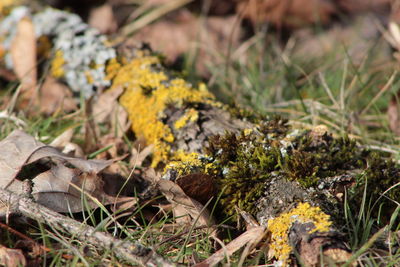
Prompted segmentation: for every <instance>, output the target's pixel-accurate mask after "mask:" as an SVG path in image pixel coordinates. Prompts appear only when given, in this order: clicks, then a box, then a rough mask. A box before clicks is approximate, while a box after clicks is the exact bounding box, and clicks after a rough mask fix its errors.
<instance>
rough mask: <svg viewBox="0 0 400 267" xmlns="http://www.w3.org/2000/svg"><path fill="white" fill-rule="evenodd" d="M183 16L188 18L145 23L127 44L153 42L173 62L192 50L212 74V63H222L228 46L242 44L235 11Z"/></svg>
mask: <svg viewBox="0 0 400 267" xmlns="http://www.w3.org/2000/svg"><path fill="white" fill-rule="evenodd" d="M181 12H184V11H181ZM174 17H175V16H174ZM177 17H179V16H177ZM180 17H184V19H180V20H179V19H176V20H172V19H171V20H162V21H160V22H156V23H153V24H151V25H148V26H146V27H143V28H142V29H140V30H139V31H138V32H137V33H135V35H134V36H133V38H130V39H128V42H127V43H126V44H127V45H130V43H132V42H133V43H135V42H137V40H138V39H139V40H142V41H144V42H146V43H149V44H150V45H151V47H152V48H154V49H155V50H158V51H162V52H163V54H165V55H166V57H167V61H168V62H169V63H172V62H175V61H176V60H177V59H178V58H179V57H180V56H181V55H182V54H184V53H188V52H189V55H191V56H192V57H194V56H196V58H195V59H196V61H195V66H196V68H197V70H198V72H200V74H201V75H203V76H207V75H209V73H208V69H207V67H206V66H207V64H208V63H210V62H213V63H214V64H217V63H218V62H221V63H222V62H223V60H226V58H225V56H227V54H228V53H229V50H228V48H230V47H231V48H232V49H234V48H235V47H237V46H238V45H239V38H240V36H241V28H240V23H237V22H238V18H237V16H235V15H232V16H228V17H218V16H209V17H207V18H205V19H204V18H199V17H196V16H195V15H193V14H191V13H185V15H184V16H183V15H181V16H180ZM217 51H218V52H217Z"/></svg>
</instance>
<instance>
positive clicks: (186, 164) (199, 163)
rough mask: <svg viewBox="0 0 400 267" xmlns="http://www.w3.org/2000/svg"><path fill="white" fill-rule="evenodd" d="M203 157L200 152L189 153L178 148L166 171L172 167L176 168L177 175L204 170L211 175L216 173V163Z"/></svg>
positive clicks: (203, 171)
mask: <svg viewBox="0 0 400 267" xmlns="http://www.w3.org/2000/svg"><path fill="white" fill-rule="evenodd" d="M201 157H202V156H201V155H200V154H199V153H195V152H192V153H187V152H185V151H183V150H178V151H176V152H174V153H173V155H172V156H171V157H170V161H169V162H168V164H167V165H166V167H165V169H164V172H167V171H168V170H170V169H171V170H174V171H176V172H177V174H178V176H177V177H180V176H183V175H187V174H191V173H193V172H202V173H206V174H209V175H214V174H216V173H215V172H216V169H217V168H216V166H215V164H214V163H209V162H207V161H206V160H204V158H203V160H202V159H201Z"/></svg>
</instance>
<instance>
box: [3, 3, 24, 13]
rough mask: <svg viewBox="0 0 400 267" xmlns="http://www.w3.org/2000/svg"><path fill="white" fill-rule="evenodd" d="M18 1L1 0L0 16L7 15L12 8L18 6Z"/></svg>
mask: <svg viewBox="0 0 400 267" xmlns="http://www.w3.org/2000/svg"><path fill="white" fill-rule="evenodd" d="M19 2H20V1H18V0H1V1H0V15H8V13H9V12H10V9H11V8H12V7H13V6H16V5H18V4H19Z"/></svg>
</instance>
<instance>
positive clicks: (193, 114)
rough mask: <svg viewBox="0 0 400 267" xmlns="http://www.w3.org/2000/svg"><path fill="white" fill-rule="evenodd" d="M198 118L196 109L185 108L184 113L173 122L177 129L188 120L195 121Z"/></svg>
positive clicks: (183, 125)
mask: <svg viewBox="0 0 400 267" xmlns="http://www.w3.org/2000/svg"><path fill="white" fill-rule="evenodd" d="M198 118H199V113H198V112H197V110H195V109H193V108H191V109H189V110H187V111H186V113H185V114H184V115H183V116H182V117H180V118H179V119H178V120H177V121H176V122H175V123H174V127H175V129H177V130H179V129H181V128H183V127H185V126H186V124H187V123H188V122H195V121H197V119H198Z"/></svg>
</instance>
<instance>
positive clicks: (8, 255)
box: [0, 245, 26, 267]
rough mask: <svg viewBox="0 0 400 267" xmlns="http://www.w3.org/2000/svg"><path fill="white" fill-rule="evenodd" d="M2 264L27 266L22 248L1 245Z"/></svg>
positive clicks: (0, 262)
mask: <svg viewBox="0 0 400 267" xmlns="http://www.w3.org/2000/svg"><path fill="white" fill-rule="evenodd" d="M0 265H2V266H7V267H18V266H26V259H25V256H24V254H23V253H22V250H20V249H11V248H7V247H5V246H2V245H0Z"/></svg>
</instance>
